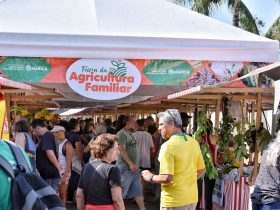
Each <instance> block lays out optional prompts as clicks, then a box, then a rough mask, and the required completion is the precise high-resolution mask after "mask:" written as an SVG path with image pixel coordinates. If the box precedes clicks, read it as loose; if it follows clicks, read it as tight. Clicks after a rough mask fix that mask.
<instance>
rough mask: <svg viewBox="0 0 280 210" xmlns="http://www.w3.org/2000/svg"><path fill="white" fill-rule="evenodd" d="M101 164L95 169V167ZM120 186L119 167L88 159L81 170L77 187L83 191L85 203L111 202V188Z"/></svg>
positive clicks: (106, 203)
mask: <svg viewBox="0 0 280 210" xmlns="http://www.w3.org/2000/svg"><path fill="white" fill-rule="evenodd" d="M100 164H102V165H101V166H100V167H99V168H98V169H97V171H96V168H97V167H98V166H99V165H100ZM114 186H121V173H120V169H119V168H118V167H117V166H115V165H112V164H109V163H106V162H104V161H99V160H95V161H90V162H89V163H87V164H86V165H85V167H84V168H83V170H82V173H81V176H80V180H79V185H78V187H79V188H81V189H83V191H84V200H85V204H91V205H110V204H113V200H112V194H111V188H112V187H114Z"/></svg>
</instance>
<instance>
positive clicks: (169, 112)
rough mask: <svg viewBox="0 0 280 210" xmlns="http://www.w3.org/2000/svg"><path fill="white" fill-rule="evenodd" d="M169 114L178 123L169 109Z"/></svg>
mask: <svg viewBox="0 0 280 210" xmlns="http://www.w3.org/2000/svg"><path fill="white" fill-rule="evenodd" d="M166 111H167V112H168V114H169V115H170V116H171V117H172V118H173V121H174V122H176V118H175V117H174V116H173V115H172V114H171V112H170V111H169V110H168V109H167V110H166Z"/></svg>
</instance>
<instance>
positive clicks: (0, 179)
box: [0, 139, 65, 210]
mask: <svg viewBox="0 0 280 210" xmlns="http://www.w3.org/2000/svg"><path fill="white" fill-rule="evenodd" d="M31 170H32V167H31V164H30V161H29V158H28V156H27V154H26V153H25V152H24V151H23V149H22V148H21V147H19V146H18V145H16V144H15V143H13V142H11V141H6V140H1V139H0V186H1V187H0V209H1V210H2V209H3V210H10V209H11V210H19V209H25V210H33V209H36V210H48V209H56V210H65V208H64V207H63V205H62V203H61V202H60V199H59V197H58V195H57V194H56V193H55V191H54V190H53V189H52V188H51V187H50V186H48V184H47V183H46V182H45V181H44V180H43V179H42V178H41V177H39V176H38V175H37V174H35V173H33V172H32V171H31Z"/></svg>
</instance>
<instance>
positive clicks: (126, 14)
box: [0, 0, 279, 107]
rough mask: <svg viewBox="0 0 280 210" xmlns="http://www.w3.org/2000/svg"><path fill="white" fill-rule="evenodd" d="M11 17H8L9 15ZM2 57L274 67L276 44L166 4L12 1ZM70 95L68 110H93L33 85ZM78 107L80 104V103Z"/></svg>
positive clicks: (3, 11) (1, 29)
mask: <svg viewBox="0 0 280 210" xmlns="http://www.w3.org/2000/svg"><path fill="white" fill-rule="evenodd" d="M11 13H12V14H13V15H10V14H11ZM0 19H1V22H0V55H3V56H20V57H61V58H105V59H110V58H122V59H129V58H131V59H170V60H176V59H181V60H211V61H233V62H242V61H249V62H275V61H276V60H277V59H278V51H279V44H278V42H277V41H273V40H269V39H267V38H264V37H260V36H257V35H254V34H251V33H249V32H246V31H243V30H241V29H239V28H236V27H233V26H231V25H228V24H225V23H222V22H220V21H218V20H215V19H212V18H210V17H206V16H204V15H201V14H198V13H196V12H193V11H191V10H188V9H186V8H183V7H180V6H178V5H175V4H173V3H171V2H168V1H164V0H153V1H151V0H142V1H138V0H119V1H113V0H83V1H74V0H62V1H55V0H50V1H42V0H25V1H20V0H14V1H9V0H7V1H3V2H1V3H0ZM32 85H37V86H38V87H39V88H57V89H59V90H61V91H62V92H64V93H65V95H67V96H68V99H66V100H60V99H59V100H57V101H59V103H60V104H61V105H62V106H65V107H79V106H88V105H90V106H92V105H94V106H98V105H104V104H105V103H108V101H107V102H106V101H96V100H91V99H88V98H85V97H82V96H79V95H78V94H76V93H74V92H73V91H72V90H71V89H70V88H69V87H68V85H67V84H55V83H48V84H44V83H40V84H39V83H37V84H32ZM182 89H184V87H181V86H178V85H177V86H158V87H156V86H154V87H153V88H151V86H143V85H142V86H140V87H139V89H138V90H137V91H136V92H135V93H134V94H133V95H131V96H128V97H127V98H125V99H120V100H116V101H113V102H111V104H118V103H120V102H126V103H133V102H137V101H141V100H145V99H147V98H149V97H151V96H158V95H162V94H170V93H172V92H175V91H180V90H182ZM81 102H83V103H82V104H81Z"/></svg>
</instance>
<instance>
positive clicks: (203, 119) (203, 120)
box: [194, 106, 218, 179]
mask: <svg viewBox="0 0 280 210" xmlns="http://www.w3.org/2000/svg"><path fill="white" fill-rule="evenodd" d="M197 124H198V129H197V131H196V132H195V133H194V137H195V139H197V140H200V139H202V138H203V137H205V136H206V135H207V131H211V130H212V129H213V124H212V122H211V121H210V120H209V119H208V118H207V106H204V108H203V111H202V112H201V113H200V114H199V116H198V119H197ZM201 153H202V156H203V160H204V163H205V169H206V176H208V178H209V179H216V178H217V177H218V171H217V169H216V167H215V166H214V163H213V160H212V155H211V151H210V149H209V147H208V144H207V141H206V140H205V142H203V143H202V144H201Z"/></svg>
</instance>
